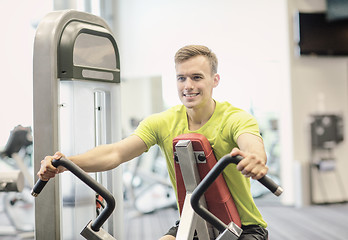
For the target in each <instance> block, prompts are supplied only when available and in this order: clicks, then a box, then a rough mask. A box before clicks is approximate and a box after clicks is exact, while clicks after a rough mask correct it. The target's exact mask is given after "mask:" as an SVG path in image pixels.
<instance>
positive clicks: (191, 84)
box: [185, 77, 193, 89]
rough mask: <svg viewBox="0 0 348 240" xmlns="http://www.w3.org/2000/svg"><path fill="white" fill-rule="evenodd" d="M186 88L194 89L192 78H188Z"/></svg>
mask: <svg viewBox="0 0 348 240" xmlns="http://www.w3.org/2000/svg"><path fill="white" fill-rule="evenodd" d="M185 89H193V81H192V79H191V78H189V77H188V78H186V81H185Z"/></svg>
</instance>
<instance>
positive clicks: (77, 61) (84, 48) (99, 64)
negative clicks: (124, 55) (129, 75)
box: [73, 33, 116, 70]
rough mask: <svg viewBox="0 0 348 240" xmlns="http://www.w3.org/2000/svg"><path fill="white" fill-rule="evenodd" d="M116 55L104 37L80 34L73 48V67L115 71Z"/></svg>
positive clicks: (109, 42)
mask: <svg viewBox="0 0 348 240" xmlns="http://www.w3.org/2000/svg"><path fill="white" fill-rule="evenodd" d="M115 56H116V54H115V49H114V47H113V45H112V43H111V41H110V40H109V39H108V38H106V37H101V36H96V35H92V34H87V33H81V34H79V35H78V36H77V38H76V41H75V46H74V53H73V59H74V60H73V61H74V65H79V66H87V67H95V68H106V69H113V70H114V69H116V57H115Z"/></svg>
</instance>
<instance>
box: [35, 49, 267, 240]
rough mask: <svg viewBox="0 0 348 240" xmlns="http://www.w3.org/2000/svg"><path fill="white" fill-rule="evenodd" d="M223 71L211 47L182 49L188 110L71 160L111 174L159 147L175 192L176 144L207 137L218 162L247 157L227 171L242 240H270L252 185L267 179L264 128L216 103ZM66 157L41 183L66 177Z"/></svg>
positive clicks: (179, 68)
mask: <svg viewBox="0 0 348 240" xmlns="http://www.w3.org/2000/svg"><path fill="white" fill-rule="evenodd" d="M217 65H218V61H217V58H216V56H215V54H214V53H213V52H212V51H211V50H210V49H209V48H207V47H205V46H200V45H189V46H185V47H183V48H181V49H179V50H178V52H177V53H176V55H175V69H176V77H177V90H178V95H179V98H180V100H181V102H182V105H178V106H175V107H172V108H170V109H168V110H167V111H164V112H162V113H158V114H154V115H151V116H149V117H147V118H146V119H145V120H143V121H142V122H141V123H140V124H139V126H138V128H137V129H136V130H135V132H134V134H133V135H131V136H129V137H127V138H125V139H124V140H121V141H120V142H117V143H113V144H108V145H102V146H98V147H96V148H94V149H92V150H90V151H88V152H86V153H83V154H80V155H77V156H72V157H69V159H70V160H71V161H73V162H74V163H76V164H77V165H78V166H80V167H81V168H82V169H84V170H85V171H87V172H97V171H105V170H109V169H112V168H115V167H117V166H119V165H120V164H121V163H124V162H126V161H129V160H131V159H133V158H135V157H137V156H139V155H140V154H142V153H143V152H145V151H147V150H148V149H149V148H150V147H151V146H153V145H155V144H158V145H159V146H160V148H161V150H162V152H163V153H164V155H165V157H166V161H167V167H168V172H169V176H170V178H171V181H172V184H173V187H174V189H175V188H176V185H175V172H174V162H173V149H172V141H173V138H175V137H176V136H178V135H180V134H184V133H191V132H194V133H200V134H203V135H204V136H205V137H206V138H207V139H208V140H209V142H210V144H211V145H212V147H213V149H214V154H215V156H216V158H217V159H220V158H221V157H223V156H224V155H226V154H228V153H230V154H231V155H232V156H236V155H241V156H242V157H244V159H243V160H242V161H241V162H240V163H239V164H238V165H237V167H234V166H232V165H230V166H228V167H227V168H226V169H225V171H224V173H225V180H226V183H227V185H228V188H229V190H230V192H231V194H232V196H233V198H234V201H235V204H236V206H237V209H238V212H239V215H240V218H241V221H242V228H243V234H242V236H241V237H240V239H241V240H247V239H267V238H268V237H267V235H268V233H267V230H266V229H265V228H266V226H267V224H266V223H265V221H264V220H263V219H262V216H261V214H260V212H259V211H258V209H257V207H256V206H255V204H254V201H253V199H252V196H251V193H250V179H249V177H252V178H253V179H259V178H261V177H263V176H264V175H265V174H266V173H267V170H268V168H267V166H266V161H267V158H266V154H265V150H264V145H263V141H262V138H261V137H260V134H259V129H258V124H257V122H256V120H255V119H254V118H253V117H252V116H251V115H250V114H248V113H246V112H245V111H243V110H241V109H238V108H235V107H233V106H232V105H230V104H229V103H227V102H217V101H215V100H214V99H213V96H212V95H213V89H214V88H215V87H217V86H218V84H219V81H220V76H219V74H217ZM61 156H63V155H62V154H61V153H59V152H58V153H56V154H55V155H54V156H47V157H46V158H45V159H44V160H42V164H41V169H40V171H39V172H38V176H39V177H40V179H42V180H48V179H49V178H51V177H54V175H55V174H57V173H59V172H62V171H64V170H63V169H56V168H54V167H53V166H52V165H51V161H52V160H53V159H59V158H60V157H61ZM243 175H244V176H243ZM175 190H176V189H175ZM176 231H177V226H174V227H173V228H171V229H170V231H169V232H168V233H167V234H166V235H165V236H163V237H162V238H161V240H170V239H175V236H176Z"/></svg>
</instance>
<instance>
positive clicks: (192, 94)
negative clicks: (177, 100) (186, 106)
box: [184, 93, 198, 97]
mask: <svg viewBox="0 0 348 240" xmlns="http://www.w3.org/2000/svg"><path fill="white" fill-rule="evenodd" d="M184 95H185V96H186V97H194V96H197V95H198V93H190V94H184Z"/></svg>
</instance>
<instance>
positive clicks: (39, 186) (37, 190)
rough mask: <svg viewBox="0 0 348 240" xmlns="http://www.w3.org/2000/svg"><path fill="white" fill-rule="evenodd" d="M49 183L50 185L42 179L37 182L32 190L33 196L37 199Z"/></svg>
mask: <svg viewBox="0 0 348 240" xmlns="http://www.w3.org/2000/svg"><path fill="white" fill-rule="evenodd" d="M47 183H48V181H43V180H41V179H39V180H37V182H36V183H35V185H34V187H33V189H32V190H31V195H32V196H33V197H37V196H38V195H39V194H40V193H41V191H42V189H43V188H44V187H45V186H46V184H47Z"/></svg>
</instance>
